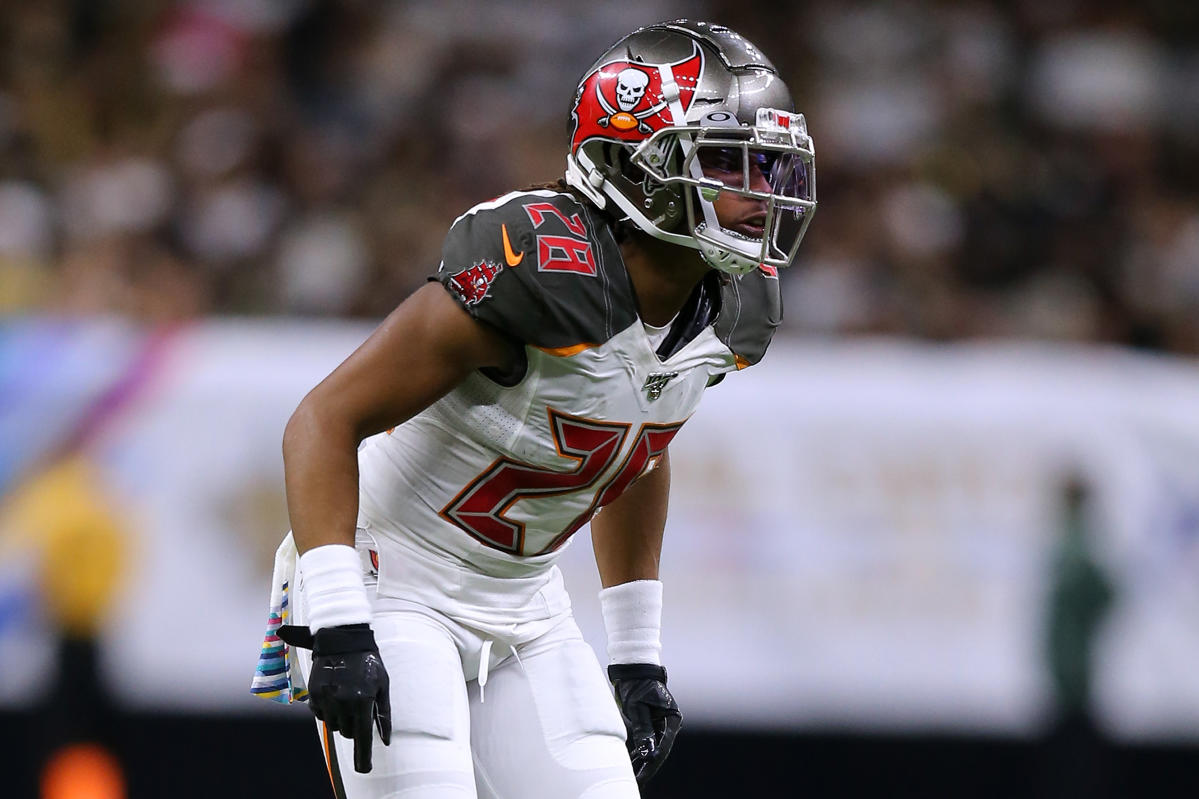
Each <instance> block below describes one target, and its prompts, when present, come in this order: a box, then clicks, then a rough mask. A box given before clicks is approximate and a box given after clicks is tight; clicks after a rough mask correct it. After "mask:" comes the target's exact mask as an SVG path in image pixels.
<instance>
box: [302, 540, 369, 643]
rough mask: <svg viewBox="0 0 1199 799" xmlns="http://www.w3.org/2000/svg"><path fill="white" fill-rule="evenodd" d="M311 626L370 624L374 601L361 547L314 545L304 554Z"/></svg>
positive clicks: (317, 627) (306, 593)
mask: <svg viewBox="0 0 1199 799" xmlns="http://www.w3.org/2000/svg"><path fill="white" fill-rule="evenodd" d="M300 573H301V574H302V575H303V576H304V598H305V599H306V600H307V610H308V629H310V630H312V632H314V633H315V632H316V631H317V630H320V629H323V628H325V627H336V626H337V625H339V624H363V623H365V624H369V623H370V620H371V603H370V600H369V599H368V598H367V596H366V585H365V584H364V583H363V582H362V560H361V559H360V558H359V557H358V550H356V549H354V547H351V546H346V545H345V544H326V545H325V546H320V547H314V548H312V549H310V550H308V551H307V552H305V553H304V554H303V555H301V556H300Z"/></svg>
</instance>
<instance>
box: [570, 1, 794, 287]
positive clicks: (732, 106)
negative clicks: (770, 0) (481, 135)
mask: <svg viewBox="0 0 1199 799" xmlns="http://www.w3.org/2000/svg"><path fill="white" fill-rule="evenodd" d="M763 178H764V180H763ZM815 180H816V167H815V152H814V150H813V147H812V139H811V137H810V136H809V135H808V129H807V123H806V122H805V120H804V117H803V115H802V114H796V113H794V110H793V105H792V102H791V94H790V92H789V91H788V90H787V86H786V85H785V84H784V83H783V81H782V80H781V79H780V78H779V76H778V71H777V70H776V69H775V68H774V65H773V64H771V63H770V61H769V60H767V58H766V57H765V56H764V55H762V53H761V52H760V51H759V50H758V49H757V48H756V47H755V46H754V45H753V44H752V43H751V42H749V41H747V40H746V39H745V38H744V37H742V36H740V35H738V34H737V33H735V32H733V31H731V30H729V29H728V28H725V27H722V26H720V25H712V24H710V23H705V22H691V21H688V20H677V21H675V22H664V23H659V24H656V25H650V26H648V27H645V28H641V29H639V30H636V31H634V32H633V33H631V34H629V35H628V36H626V37H624V38H623V39H621V40H620V41H619V42H617V43H616V44H615V45H613V46H612V47H611V48H609V50H608V51H607V52H606V53H604V55H602V56H601V57H600V58H599V60H597V61H596V62H595V64H593V65H592V66H591V68H590V69H588V70H587V72H586V73H585V75H584V76H583V79H582V80H581V81H580V82H579V86H578V89H577V90H576V93H575V99H574V105H573V107H572V110H571V140H570V152H569V153H568V154H567V156H566V182H567V183H569V184H570V185H571V186H573V187H574V188H576V189H577V190H579V191H580V192H582V193H583V194H585V195H586V196H587V197H588V198H589V199H591V200H592V201H593V202H594V203H596V205H598V206H600V207H601V208H608V207H611V206H613V205H614V206H615V209H614V210H616V209H618V210H617V213H618V214H619V215H622V216H627V218H628V219H629V221H631V222H632V223H633V224H635V225H636V226H637V227H638V228H640V229H641V230H643V231H645V232H646V233H648V234H650V235H651V236H654V237H656V238H659V239H662V240H663V241H668V242H671V243H673V244H681V245H683V246H686V247H693V248H695V249H697V250H699V251H700V253H701V254H702V255H703V257H704V260H706V261H707V262H708V263H709V264H710V265H711V266H713V267H715V268H717V269H720V270H722V271H725V272H730V273H733V274H743V273H745V272H748V271H750V270H752V269H755V268H757V267H759V266H766V267H780V266H788V265H790V263H791V261H792V260H793V259H794V258H795V253H796V251H797V250H798V249H799V243H800V240H801V239H803V235H804V232H805V231H806V230H807V228H808V223H809V222H811V219H812V213H813V212H814V211H815V209H816V186H815ZM722 192H731V193H734V194H737V195H741V196H744V197H750V198H753V199H755V200H758V201H760V202H761V204H762V206H763V212H762V213H759V214H756V216H755V217H754V218H753V219H752V220H750V221H749V222H743V223H742V224H738V225H736V227H735V228H726V227H723V226H722V225H721V223H720V220H719V219H717V216H716V209H715V207H714V205H713V203H714V202H715V201H716V199H717V198H718V197H719V196H720V194H721V193H722Z"/></svg>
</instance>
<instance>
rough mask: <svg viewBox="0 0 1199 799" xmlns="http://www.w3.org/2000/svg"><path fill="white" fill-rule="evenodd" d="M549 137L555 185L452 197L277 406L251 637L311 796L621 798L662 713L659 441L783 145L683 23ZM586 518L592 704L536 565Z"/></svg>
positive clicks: (749, 61) (727, 366) (721, 44)
mask: <svg viewBox="0 0 1199 799" xmlns="http://www.w3.org/2000/svg"><path fill="white" fill-rule="evenodd" d="M570 136H571V138H570V149H569V153H568V155H567V159H566V161H567V167H566V174H565V179H564V180H562V181H559V183H558V184H556V185H554V186H551V187H549V188H546V189H540V190H530V191H518V192H513V193H511V194H507V195H504V196H502V197H500V198H498V199H496V200H493V201H491V202H487V203H483V204H481V205H478V206H476V207H474V208H472V209H470V210H469V211H467V212H466V213H465V214H463V215H462V216H461V217H459V218H458V219H457V221H455V222H454V224H453V226H452V227H451V228H450V231H449V233H448V235H447V237H446V240H445V246H444V250H443V259H442V262H441V264H440V267H439V268H438V270H437V273H436V275H435V277H434V278H431V282H430V283H429V284H427V285H426V286H425V287H424V288H422V289H420V290H418V291H416V292H415V293H414V294H413V295H412V296H411V297H409V298H408V299H407V300H405V301H404V302H403V303H402V304H401V305H400V306H399V307H398V308H397V309H396V310H395V311H394V312H393V313H392V314H391V315H390V316H389V317H388V318H387V319H386V320H385V321H384V322H383V323H382V325H381V326H380V327H379V328H378V329H377V330H376V331H375V332H374V333H373V334H372V335H371V336H370V338H369V339H368V340H367V341H366V342H365V343H364V344H363V345H362V346H361V347H360V348H359V349H358V350H357V351H356V352H354V353H353V354H352V355H351V356H350V357H349V358H348V359H346V361H345V362H344V363H342V364H341V365H340V366H339V367H338V368H337V369H336V370H335V371H334V372H333V373H332V374H330V375H329V376H328V377H327V378H326V379H325V380H324V381H323V382H321V383H320V384H319V385H318V386H317V387H316V388H314V389H313V390H312V392H311V393H309V394H308V396H307V397H305V398H304V400H303V402H302V403H301V404H300V406H299V407H298V409H297V410H296V411H295V414H294V415H293V416H292V418H291V420H290V421H289V423H288V425H287V430H286V433H285V436H284V460H285V464H286V483H287V499H288V509H289V512H290V517H291V523H292V526H293V533H292V539H293V540H294V545H295V547H296V548H297V550H298V561H297V563H296V567H295V575H294V580H293V581H290V584H291V585H298V586H299V589H300V590H299V591H298V595H293V601H292V603H291V605H292V607H291V616H290V618H289V619H288V621H290V622H292V624H289V625H286V626H284V627H283V628H282V629H281V630H280V633H279V637H280V638H282V639H283V640H284V641H286V642H288V643H289V644H291V645H292V648H291V650H290V653H291V656H292V657H293V658H294V657H297V656H298V657H299V671H300V676H302V678H303V679H304V680H305V681H306V683H307V689H308V691H309V699H308V701H309V704H310V706H311V708H312V710H313V711H314V712H315V714H316V716H317V718H318V719H319V721H318V727H319V729H320V731H321V735H322V738H323V743H324V747H325V750H326V752H327V759H328V765H329V771H330V775H331V777H332V778H333V780H334V786H335V791H336V793H337V796H339V797H343V796H344V797H350V799H367V797H385V796H387V797H390V796H399V795H403V796H405V797H411V799H418V798H420V799H424V798H425V797H476V796H478V797H502V798H503V799H539V798H541V797H544V799H566V798H567V797H587V799H605V798H608V797H610V798H612V799H617V798H619V799H630V798H631V797H636V796H638V783H639V782H644V781H645V780H647V779H649V778H650V777H651V776H652V775H653V774H654V773H655V771H657V769H658V768H659V767H660V766H661V764H662V761H663V760H664V759H665V757H666V756H667V754H668V753H669V751H670V747H671V744H672V742H673V740H674V737H675V734H676V733H677V731H678V729H679V724H680V721H681V715H680V712H679V709H678V706H677V705H676V703H675V701H674V699H673V697H672V696H671V694H670V691H669V690H668V689H667V677H666V670H665V668H663V666H662V662H661V657H660V650H661V645H660V643H659V629H660V618H661V609H662V584H661V583H660V582H659V580H658V560H659V553H660V549H661V544H662V532H663V527H664V524H665V519H666V508H667V492H668V488H669V483H670V462H669V445H670V442H671V440H672V439H673V438H674V436H675V435H676V434H677V433H678V432H679V430H680V428H681V427H682V426H683V424H684V422H686V420H687V418H688V417H689V416H690V415H691V413H692V412H693V411H694V410H695V408H696V405H697V404H698V402H699V401H700V398H701V397H702V396H703V394H704V391H705V390H706V389H707V388H708V387H709V386H711V385H713V384H715V383H717V382H718V381H720V380H721V379H722V378H723V377H724V376H725V375H726V374H728V373H730V372H735V371H737V370H739V369H742V368H744V367H747V366H750V365H752V364H756V363H757V362H758V361H759V360H760V359H761V358H762V355H763V353H764V352H765V351H766V347H767V345H768V344H769V342H770V339H771V336H772V334H773V333H774V330H775V328H776V327H777V326H778V324H779V322H780V319H781V314H782V308H781V303H780V298H779V288H778V276H777V275H778V272H777V270H778V268H780V267H784V266H787V265H789V264H790V263H791V261H792V260H793V258H794V257H795V253H796V249H797V247H798V246H799V243H800V239H802V237H803V235H804V231H805V230H806V228H807V226H808V223H809V222H810V221H811V218H812V213H813V210H814V208H815V205H816V202H815V193H814V188H813V181H814V177H815V173H814V167H813V149H812V141H811V139H810V138H809V136H808V133H807V129H806V125H805V122H804V118H803V116H802V115H799V114H796V113H795V112H794V109H793V107H792V102H791V97H790V95H789V93H788V90H787V87H786V86H785V84H784V83H783V81H782V80H781V79H780V77H779V75H778V73H777V71H776V69H775V68H774V66H772V64H771V63H770V61H768V60H767V59H766V58H765V56H763V55H762V53H761V52H760V51H759V50H758V49H757V48H756V47H754V46H753V44H751V43H750V42H748V41H746V40H745V39H744V38H743V37H741V36H739V35H738V34H736V33H734V32H733V31H731V30H728V29H727V28H724V27H721V26H718V25H712V24H706V23H702V22H690V21H677V22H670V23H663V24H657V25H651V26H649V27H646V28H642V29H640V30H637V31H635V32H633V33H631V34H629V35H628V36H626V37H625V38H623V39H621V40H620V41H619V42H617V43H616V44H615V45H614V46H613V47H612V48H611V49H609V50H608V51H607V52H606V53H605V54H604V55H603V56H602V57H600V59H599V60H598V61H596V62H595V64H594V65H593V66H592V67H591V68H590V69H588V70H587V72H586V74H585V75H584V76H583V78H582V80H581V81H580V82H579V85H578V89H577V92H576V94H575V97H574V101H573V107H572V110H571V118H570ZM363 441H365V444H364V445H363V446H362V447H361V449H360V447H359V445H360V443H361V442H363ZM589 522H590V525H591V537H592V542H593V546H594V551H595V559H596V562H597V565H598V568H599V573H600V577H601V582H602V584H603V586H604V588H603V590H602V592H601V594H600V599H601V606H602V611H603V617H604V622H605V627H606V631H607V640H608V657H609V661H610V665H609V666H608V668H607V676H608V677H609V678H610V680H611V682H612V684H613V686H614V692H615V701H613V696H612V693H611V691H610V689H609V688H608V686H607V684H606V683H605V681H604V679H603V672H602V670H601V669H600V668H599V665H598V663H597V660H596V658H595V655H594V654H593V652H592V651H591V650H590V648H589V647H588V646H587V645H586V644H585V643H584V641H583V638H582V637H581V635H580V633H579V630H578V628H577V627H576V625H575V622H574V620H573V619H572V617H571V610H570V601H569V599H568V597H567V594H566V592H565V590H564V588H563V585H562V579H561V575H560V573H559V570H558V568H557V567H556V566H555V565H554V562H555V560H556V559H557V558H558V556H559V555H560V553H561V552H562V548H563V546H564V545H565V544H566V543H567V542H568V541H569V540H570V538H571V536H572V535H573V534H574V533H576V532H577V531H578V530H580V529H581V528H583V527H584V526H585V525H587V524H588V523H589ZM281 551H283V550H281ZM283 562H285V563H286V559H284V560H283ZM288 568H289V569H290V567H288ZM289 576H291V575H290V574H285V575H284V577H289ZM309 649H310V650H311V652H309V651H308V650H309Z"/></svg>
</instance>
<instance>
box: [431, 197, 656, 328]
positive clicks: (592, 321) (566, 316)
mask: <svg viewBox="0 0 1199 799" xmlns="http://www.w3.org/2000/svg"><path fill="white" fill-rule="evenodd" d="M432 279H435V280H438V281H440V282H441V283H442V285H444V286H445V287H446V289H447V290H448V291H449V292H450V294H451V295H453V296H454V298H455V299H457V300H458V302H459V304H461V305H462V307H463V308H465V309H466V311H467V312H468V313H470V314H471V316H473V317H475V318H476V319H478V320H480V321H482V322H486V323H487V324H489V325H491V326H492V327H494V328H496V329H497V330H499V331H500V332H502V333H504V334H505V335H508V336H510V337H511V338H513V339H515V340H517V341H520V342H521V343H524V344H528V345H530V346H534V347H541V348H544V349H563V348H570V347H573V346H576V345H579V344H589V345H594V344H601V343H603V342H604V341H607V340H608V339H609V338H611V337H612V336H613V335H615V334H616V333H617V332H619V331H620V330H623V329H624V328H625V327H628V326H629V325H630V324H632V322H633V320H634V319H635V318H636V303H635V302H634V301H633V297H632V288H631V286H630V285H629V281H628V279H627V277H626V276H625V273H624V266H623V263H622V261H621V256H620V250H619V248H618V247H617V245H616V241H615V240H614V239H613V238H612V233H611V231H610V229H609V228H608V225H607V222H606V221H605V220H604V219H603V218H602V217H601V216H599V215H598V214H597V213H595V211H594V210H593V209H592V208H591V207H590V206H589V205H586V204H582V203H580V202H578V201H577V200H575V199H574V197H572V196H571V195H569V194H565V193H562V192H556V191H550V190H544V191H528V192H512V193H511V194H506V195H504V196H503V197H500V198H499V199H497V200H493V201H492V202H488V203H482V204H480V205H477V206H475V207H474V208H472V209H470V210H469V211H467V212H466V213H465V214H463V215H462V216H460V217H458V219H457V220H456V221H455V222H454V224H453V225H452V226H451V227H450V231H449V233H448V234H447V235H446V238H445V244H444V246H443V248H442V258H441V265H440V266H439V267H438V270H437V274H436V275H435V276H434V277H433V278H432Z"/></svg>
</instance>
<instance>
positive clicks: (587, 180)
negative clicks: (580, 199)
mask: <svg viewBox="0 0 1199 799" xmlns="http://www.w3.org/2000/svg"><path fill="white" fill-rule="evenodd" d="M583 161H585V162H586V164H585V165H584V164H583V163H581V162H583ZM584 169H586V172H584V171H583V170H584ZM604 182H605V180H604V176H603V174H602V173H601V172H600V171H599V170H598V169H596V168H595V164H593V163H591V159H589V158H587V156H586V155H585V154H584V153H583V151H582V149H580V150H579V152H578V154H577V155H575V156H574V157H571V156H570V155H569V154H568V155H567V156H566V184H567V185H568V186H572V187H574V188H575V189H577V190H578V191H579V193H580V194H582V195H583V196H584V197H586V198H587V199H588V200H591V202H593V203H595V204H596V206H597V207H598V208H600V209H601V210H603V209H604V208H607V207H608V197H607V195H605V194H604V192H603V190H602V189H603V185H604Z"/></svg>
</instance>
